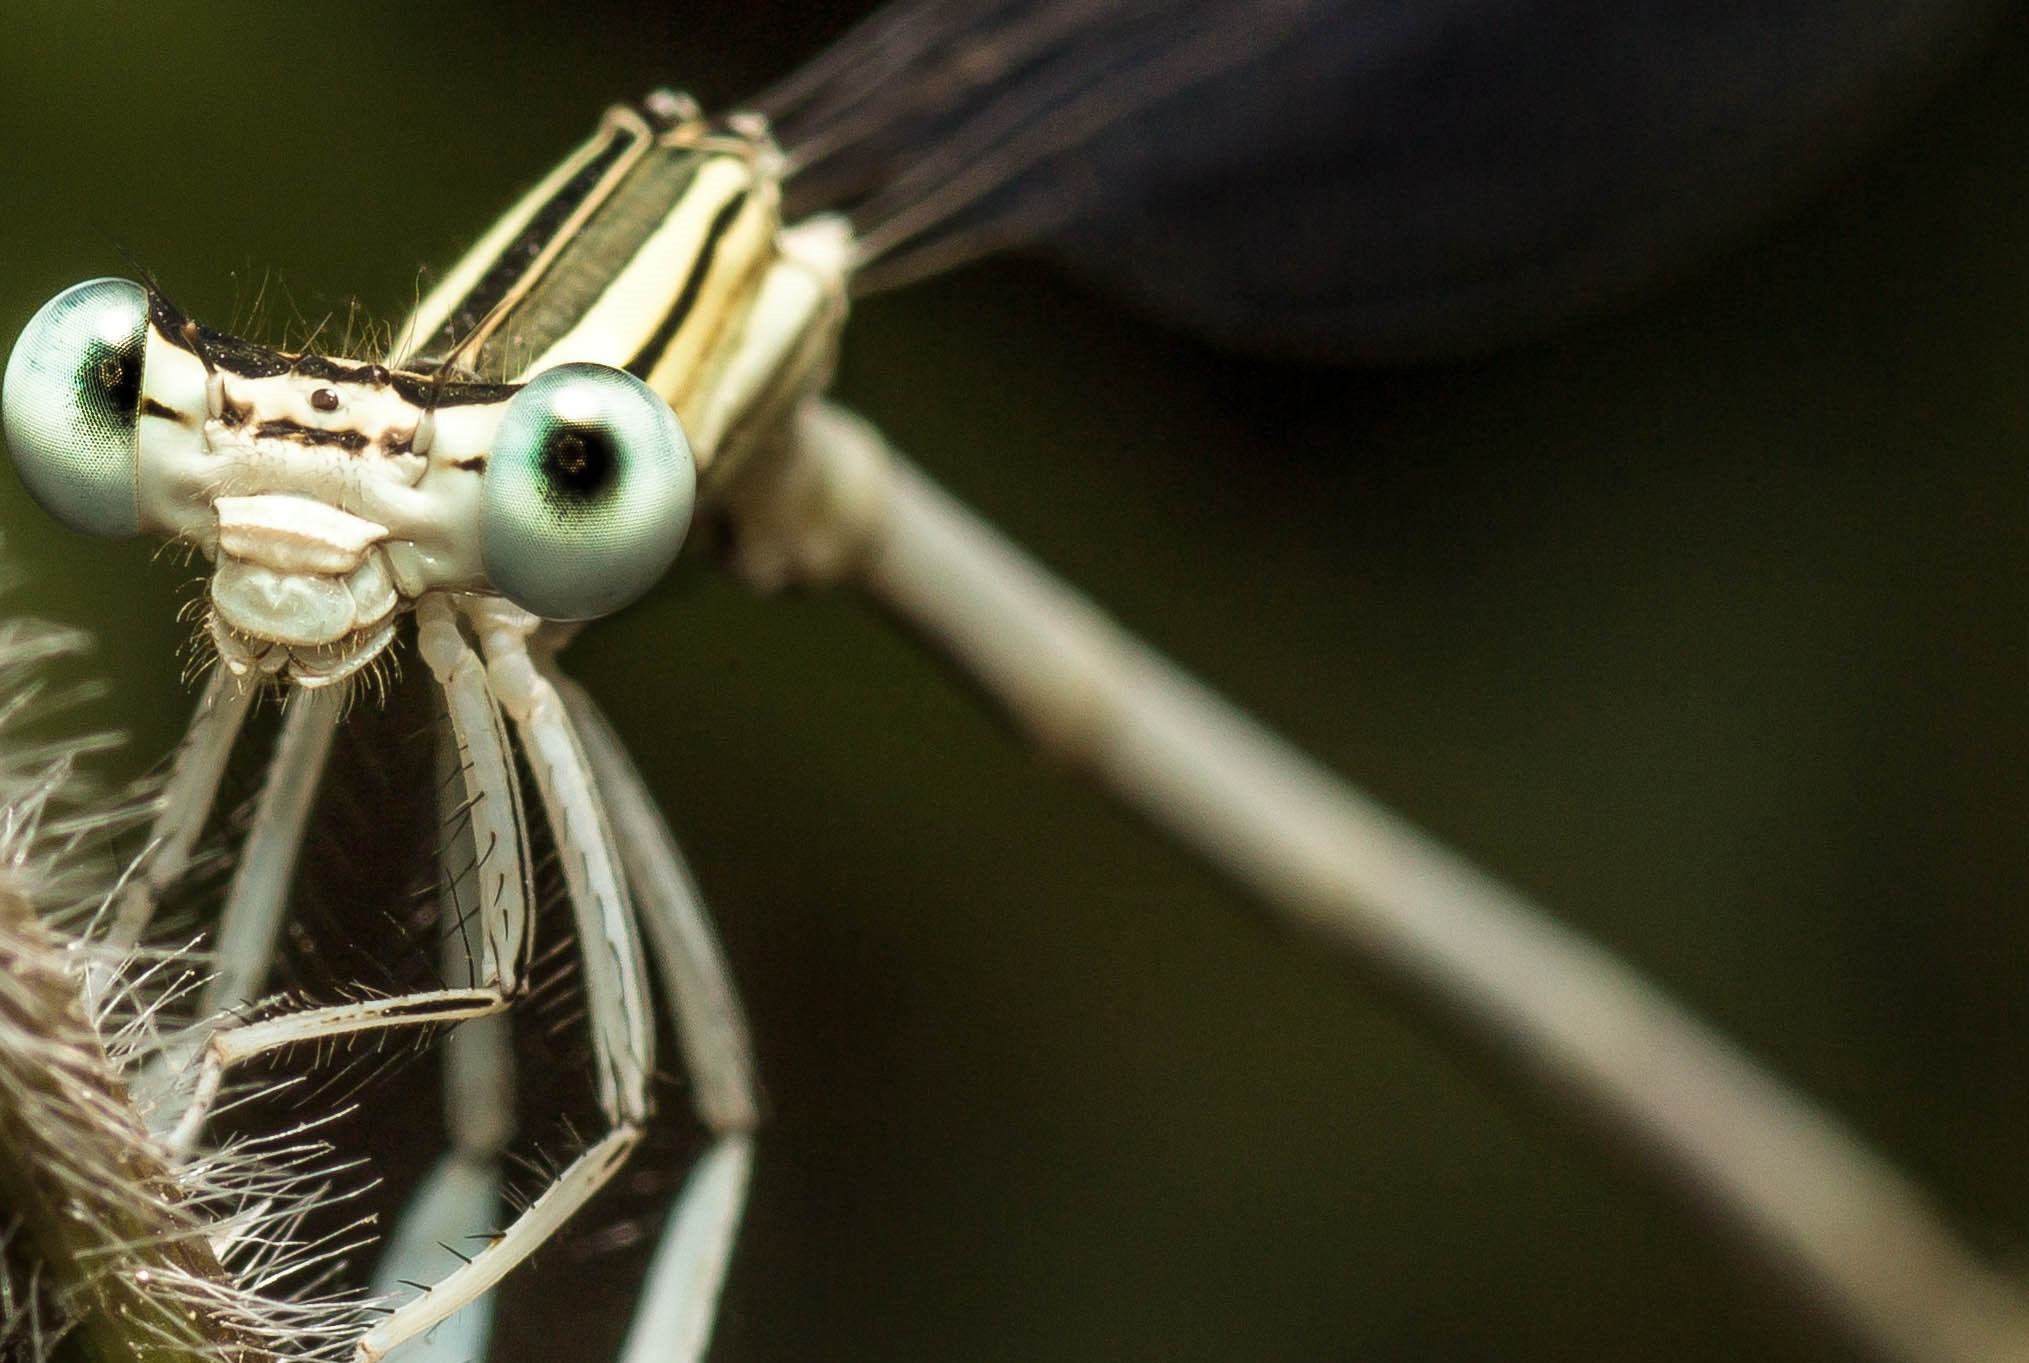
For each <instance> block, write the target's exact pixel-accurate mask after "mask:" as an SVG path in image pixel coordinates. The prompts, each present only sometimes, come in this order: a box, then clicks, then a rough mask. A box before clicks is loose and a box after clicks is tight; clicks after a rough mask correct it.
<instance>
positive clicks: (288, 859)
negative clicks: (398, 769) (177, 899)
mask: <svg viewBox="0 0 2029 1363" xmlns="http://www.w3.org/2000/svg"><path fill="white" fill-rule="evenodd" d="M344 713H345V698H344V696H343V695H342V694H341V693H340V692H339V691H338V690H337V689H336V688H332V687H325V688H321V689H319V690H315V691H306V690H302V689H298V690H296V691H293V692H291V693H290V695H289V699H288V701H287V703H286V706H285V708H284V711H283V716H282V732H281V735H280V736H279V737H278V738H277V739H276V740H275V755H274V758H273V759H272V760H271V761H270V762H269V764H268V780H267V784H266V785H264V786H262V787H261V798H260V803H259V804H258V805H257V806H256V807H255V810H254V821H253V824H252V826H251V827H250V828H249V829H248V830H247V840H246V845H245V846H244V847H242V848H241V849H240V858H239V865H238V867H237V868H235V870H234V872H233V878H232V887H231V888H230V889H229V890H228V891H227V892H226V899H225V910H224V912H222V913H221V914H220V915H219V920H218V933H217V943H216V949H215V953H214V954H215V956H216V959H217V964H216V973H215V974H213V976H212V977H211V981H210V983H208V984H207V985H206V986H205V990H204V995H203V999H202V1002H201V1003H200V1004H199V1006H198V1016H199V1017H206V1018H208V1017H216V1016H218V1015H219V1014H220V1013H223V1012H225V1011H226V1010H227V1009H229V1008H238V1007H240V1006H241V1005H242V1004H247V1003H252V1002H253V1001H254V1000H255V999H257V998H259V997H260V996H261V993H262V991H263V990H264V989H265V988H266V986H267V982H268V969H269V967H270V966H271V965H272V964H273V963H274V958H275V943H276V941H277V940H278V939H279V938H280V936H281V931H282V918H283V915H284V913H285V912H286V911H287V909H288V904H289V881H290V878H291V877H293V876H294V875H295V874H296V858H297V856H298V854H299V853H301V852H302V850H303V837H304V830H305V829H306V827H307V826H308V824H309V821H310V805H311V802H312V801H313V800H315V799H316V796H317V785H318V782H319V781H320V780H322V779H323V776H324V764H325V762H326V760H327V759H328V758H329V757H330V755H331V738H332V735H333V734H335V733H336V732H337V731H338V721H339V719H340V718H342V717H343V715H344Z"/></svg>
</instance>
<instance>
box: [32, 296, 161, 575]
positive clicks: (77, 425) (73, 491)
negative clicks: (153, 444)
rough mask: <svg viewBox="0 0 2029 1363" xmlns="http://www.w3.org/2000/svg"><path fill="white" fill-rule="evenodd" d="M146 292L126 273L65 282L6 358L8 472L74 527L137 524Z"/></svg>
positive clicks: (112, 532) (126, 531)
mask: <svg viewBox="0 0 2029 1363" xmlns="http://www.w3.org/2000/svg"><path fill="white" fill-rule="evenodd" d="M147 343H148V292H147V290H145V289H143V288H142V287H141V286H140V285H139V284H135V283H131V282H130V281H128V280H125V279H94V280H91V281H90V282H88V283H84V284H79V285H77V286H76V287H74V288H70V289H66V290H64V291H63V292H62V293H60V294H58V295H57V296H56V297H54V298H52V299H50V300H49V302H47V303H45V304H43V305H42V311H40V312H38V313H36V314H35V316H34V317H33V318H32V319H30V321H29V323H28V326H27V327H26V328H25V329H23V331H22V333H21V339H20V340H18V341H16V342H15V343H14V353H13V354H12V355H11V356H9V357H8V360H7V378H6V388H5V389H4V391H0V424H4V427H5V430H6V433H7V448H8V450H9V451H11V452H12V453H13V456H14V471H15V472H16V473H18V474H20V475H21V481H22V483H23V484H24V485H25V486H26V487H27V488H28V494H29V496H31V497H33V498H35V500H36V502H37V503H39V504H40V505H41V507H42V509H43V510H44V511H47V512H48V513H49V514H50V515H52V516H54V517H56V518H57V519H58V520H60V521H62V522H63V523H64V524H66V525H68V526H70V527H71V528H72V529H74V530H82V531H84V532H85V533H86V534H90V535H104V536H107V537H119V536H123V535H132V534H135V533H137V532H138V531H139V530H140V528H141V513H140V509H139V506H138V504H137V500H136V499H137V489H136V482H135V480H136V462H137V459H138V451H137V439H136V438H137V435H138V429H139V425H140V410H141V362H142V358H143V356H144V354H145V353H146V349H147Z"/></svg>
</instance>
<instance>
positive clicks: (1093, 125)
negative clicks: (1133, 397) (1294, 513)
mask: <svg viewBox="0 0 2029 1363" xmlns="http://www.w3.org/2000/svg"><path fill="white" fill-rule="evenodd" d="M1999 8H2000V5H1999V4H1998V3H1997V0H1935V2H1934V3H1931V4H1927V5H1908V4H1905V3H1901V0H1762V2H1761V3H1723V4H1712V3H1662V4H1658V3H1653V0H1615V3H1609V4H1604V5H1566V4H1560V3H1557V2H1556V0H1118V2H1117V3H1109V0H898V2H897V3H894V4H891V5H889V6H887V7H886V8H884V9H882V10H881V11H879V12H878V13H877V14H876V15H875V16H874V17H873V18H871V19H869V20H868V21H866V22H865V23H864V24H862V25H861V26H860V27H859V28H858V29H856V30H854V31H853V32H851V33H850V34H848V35H847V37H846V38H845V39H844V40H842V41H841V42H839V43H838V44H836V45H835V46H834V47H833V48H832V49H831V50H829V51H828V52H827V53H825V54H824V55H823V56H822V57H820V58H819V59H817V60H816V61H814V62H812V63H811V64H810V65H809V66H807V67H806V68H805V69H804V70H802V71H800V72H798V73H797V74H795V75H794V76H792V77H790V78H789V79H788V80H786V81H783V82H782V83H781V84H779V85H778V86H776V87H775V88H774V89H772V90H770V91H768V92H767V94H766V95H764V96H763V97H762V99H761V100H760V101H759V102H758V103H759V105H760V107H761V108H762V109H763V110H764V111H765V112H767V113H769V114H770V116H771V117H772V118H773V119H774V120H775V123H776V126H777V127H778V129H779V130H780V131H781V132H782V134H783V136H784V141H785V145H787V146H788V147H789V148H790V151H791V155H792V158H793V160H794V162H795V164H796V166H797V171H796V174H795V176H794V179H793V181H792V186H791V189H792V207H793V208H795V209H796V210H798V211H808V210H812V209H818V208H842V209H844V210H846V211H847V212H849V213H850V214H851V216H852V218H853V220H854V223H855V225H856V226H857V227H858V228H859V229H860V231H861V234H862V237H863V240H864V242H865V244H866V261H865V267H864V270H863V272H862V275H861V288H862V289H863V290H869V291H870V290H878V289H882V288H888V287H892V286H894V285H896V284H899V283H903V282H906V281H908V280H911V279H915V278H919V277H922V276H924V275H927V274H931V273H935V272H938V271H940V270H943V269H946V268H949V267H950V266H953V265H955V264H958V263H961V262H963V261H966V260H970V259H972V258H974V257H976V256H979V255H981V254H984V253H986V252H989V251H993V250H998V249H1002V248H1005V247H1010V246H1022V245H1042V246H1046V247H1048V248H1050V249H1052V250H1053V251H1055V252H1057V253H1058V254H1060V255H1063V256H1065V257H1067V258H1068V259H1070V260H1071V261H1072V262H1073V263H1074V264H1075V265H1077V266H1078V267H1080V268H1081V269H1084V270H1086V271H1088V272H1091V273H1094V274H1096V275H1098V276H1099V277H1101V278H1103V279H1104V280H1106V281H1108V282H1110V283H1111V284H1113V285H1114V286H1116V287H1119V288H1122V289H1125V290H1126V291H1128V292H1130V293H1132V294H1134V295H1136V296H1138V297H1139V298H1140V299H1142V300H1143V301H1144V302H1146V303H1147V304H1148V305H1150V306H1151V307H1153V308H1155V309H1156V310H1158V311H1160V312H1163V313H1165V314H1167V315H1169V316H1171V317H1172V318H1174V319H1176V320H1179V321H1181V322H1184V323H1185V324H1187V325H1190V326H1192V327H1194V328H1196V329H1198V330H1200V331H1203V332H1206V333H1208V334H1211V335H1213V336H1215V337H1218V338H1222V339H1225V340H1229V341H1235V342H1241V343H1246V344H1251V345H1256V346H1260V347H1264V348H1268V349H1282V350H1298V351H1305V352H1311V353H1319V354H1326V355H1337V356H1347V355H1358V356H1388V357H1394V356H1402V355H1405V354H1422V353H1430V352H1444V351H1455V350H1464V349H1476V348H1482V347H1485V346H1487V345H1490V344H1493V343H1496V342H1498V341H1501V340H1504V339H1507V338H1509V337H1512V336H1514V335H1517V334H1520V333H1524V332H1527V331H1531V330H1535V329H1538V328H1541V327H1544V326H1547V325H1550V324H1554V323H1556V322H1558V321H1562V320H1564V319H1565V318H1567V317H1569V316H1571V315H1574V314H1577V313H1580V312H1584V311H1588V310H1592V309H1595V308H1598V307H1601V306H1604V305H1610V304H1614V303H1618V302H1622V301H1625V300H1627V299H1629V298H1631V297H1633V296H1635V295H1637V294H1638V293H1640V292H1641V291H1642V290H1644V289H1646V288H1648V287H1651V286H1652V285H1653V284H1654V283H1656V282H1657V281H1659V280H1662V279H1667V278H1668V277H1669V276H1671V275H1672V274H1673V273H1675V272H1677V271H1679V270H1681V269H1683V268H1684V267H1685V266H1686V265H1687V264H1688V263H1690V262H1692V261H1694V260H1695V259H1697V258H1698V257H1699V256H1700V255H1702V254H1703V253H1705V252H1707V251H1709V250H1711V249H1712V248H1713V247H1715V246H1717V245H1719V244H1723V243H1724V242H1725V241H1727V240H1729V239H1731V238H1733V237H1736V236H1738V235H1740V234H1741V233H1743V232H1744V231H1745V230H1747V229H1748V228H1750V227H1752V226H1754V225H1756V224H1758V223H1759V222H1761V221H1764V220H1765V219H1766V218H1768V217H1769V216H1770V215H1772V214H1773V213H1775V212H1777V211H1780V210H1781V209H1782V208H1784V207H1786V206H1789V205H1791V204H1793V203H1794V202H1796V201H1797V199H1798V198H1799V197H1800V196H1801V195H1803V194H1804V193H1806V192H1808V191H1809V190H1810V189H1812V188H1814V187H1816V186H1817V185H1819V184H1821V183H1823V181H1824V180H1825V179H1826V178H1827V177H1828V176H1829V175H1830V174H1831V173H1832V172H1833V171H1834V170H1835V169H1836V168H1837V167H1838V166H1839V165H1840V164H1841V163H1842V162H1843V161H1844V159H1846V158H1847V157H1849V156H1851V155H1852V154H1854V153H1855V152H1857V151H1858V150H1860V149H1861V148H1863V147H1865V146H1866V145H1868V143H1869V142H1870V141H1871V140H1872V139H1873V138H1874V137H1876V136H1878V135H1879V134H1880V133H1881V132H1882V131H1883V130H1885V129H1886V128H1888V127H1890V126H1892V124H1893V122H1894V120H1895V118H1896V117H1897V116H1898V115H1901V114H1903V113H1905V112H1906V111H1907V110H1908V109H1909V108H1910V107H1911V106H1912V104H1913V103H1914V102H1915V100H1916V99H1917V97H1919V96H1920V95H1921V94H1922V93H1924V92H1925V91H1927V90H1929V89H1930V88H1931V87H1932V86H1933V85H1934V84H1935V83H1936V81H1937V80H1938V79H1939V78H1940V77H1941V76H1942V75H1944V74H1946V73H1948V72H1949V71H1950V70H1952V69H1953V68H1954V67H1955V66H1957V65H1958V64H1960V63H1961V62H1963V61H1964V60H1965V59H1966V58H1967V57H1969V56H1970V55H1972V54H1974V53H1976V52H1977V51H1978V50H1979V49H1980V45H1981V39H1983V38H1984V36H1985V34H1986V31H1987V29H1988V27H1989V21H1990V19H1991V18H1992V17H1993V15H1994V14H1995V13H1996V12H1997V11H1998V10H1999Z"/></svg>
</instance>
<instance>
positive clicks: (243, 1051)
mask: <svg viewBox="0 0 2029 1363" xmlns="http://www.w3.org/2000/svg"><path fill="white" fill-rule="evenodd" d="M425 605H426V607H432V609H423V610H419V611H418V622H419V626H418V632H419V635H420V636H421V644H422V652H423V656H424V659H425V661H426V662H428V663H429V665H430V667H431V670H432V673H433V675H434V676H435V677H436V679H437V681H438V682H439V684H440V685H441V686H442V687H443V693H444V703H445V709H446V712H447V713H448V715H449V717H450V725H451V732H452V735H453V738H454V740H455V741H456V744H457V747H458V753H459V757H460V764H461V768H462V770H463V772H464V773H465V786H466V792H467V803H468V810H469V818H470V820H471V837H472V839H473V841H474V845H475V846H476V847H480V848H484V849H485V851H484V853H483V854H482V855H481V860H480V862H479V867H478V875H477V880H478V891H477V903H476V904H475V905H474V906H473V908H472V916H473V917H475V918H476V919H477V922H478V924H479V929H480V941H479V943H478V947H479V951H478V960H477V961H476V963H475V966H474V968H475V969H476V971H477V975H476V976H475V977H474V978H475V980H476V983H475V984H474V985H472V986H471V987H467V988H462V989H440V990H431V991H425V992H422V993H416V994H408V995H402V996H399V997H395V998H383V999H369V1000H362V1001H359V1002H356V1003H344V1004H336V1005H333V1006H330V1007H326V1008H313V1009H308V1010H304V1011H301V1012H295V1013H289V1014H286V1015H283V1016H280V1017H275V1018H268V1019H263V1020H261V1021H258V1022H252V1023H243V1024H239V1025H235V1026H231V1027H222V1028H220V1029H218V1030H217V1031H215V1032H213V1033H212V1035H211V1036H210V1038H209V1039H208V1040H207V1041H206V1043H205V1047H204V1052H203V1054H202V1056H201V1057H200V1059H199V1062H198V1067H197V1076H196V1080H195V1084H194V1089H193V1093H192V1096H191V1098H190V1100H189V1102H188V1104H187V1105H186V1106H185V1107H184V1108H183V1110H182V1112H181V1113H180V1115H179V1116H178V1118H177V1120H176V1122H175V1124H174V1125H173V1127H171V1129H170V1130H169V1132H168V1134H167V1135H166V1136H165V1138H164V1140H165V1144H167V1146H168V1147H169V1149H170V1150H171V1151H172V1152H175V1153H178V1154H185V1153H188V1152H189V1150H190V1149H191V1148H192V1147H193V1146H194V1145H195V1143H196V1141H197V1136H198V1133H199V1132H200V1131H201V1130H202V1129H203V1126H204V1119H205V1116H206V1114H207V1113H208V1112H209V1111H210V1109H211V1106H212V1103H213V1102H214V1101H215V1100H216V1099H217V1097H218V1092H219V1088H220V1085H221V1084H222V1083H223V1082H224V1079H225V1075H226V1072H227V1071H228V1070H230V1069H231V1068H232V1067H233V1066H234V1065H236V1064H239V1063H241V1062H242V1061H245V1060H249V1059H251V1058H253V1057H254V1056H257V1055H260V1054H263V1053H265V1052H267V1051H272V1050H277V1049H280V1048H283V1047H287V1046H294V1045H299V1044H301V1043H303V1042H310V1041H321V1040H328V1039H334V1038H337V1037H340V1036H346V1035H350V1034H353V1033H356V1032H363V1031H371V1030H376V1029H379V1028H385V1027H396V1026H416V1025H427V1024H431V1023H442V1022H455V1021H458V1020H460V1019H464V1018H474V1017H483V1016H485V1015H487V1014H489V1013H494V1012H498V1011H500V1009H502V1008H504V1007H505V1006H506V1004H507V1000H508V999H509V997H511V996H512V995H513V993H514V992H515V991H516V990H517V989H519V988H520V986H521V983H522V980H523V976H524V974H525V972H526V969H527V963H528V950H529V931H528V927H529V925H528V897H529V896H528V879H527V877H528V871H527V867H526V865H525V864H524V863H525V862H526V860H527V858H526V857H525V856H524V855H523V854H522V847H523V844H524V842H525V840H526V839H525V836H524V834H523V831H522V824H521V808H520V798H519V795H518V793H517V790H516V786H515V782H514V778H513V768H512V766H511V765H510V764H509V761H508V758H507V748H506V737H505V734H504V733H503V731H502V727H501V723H500V717H499V714H498V711H497V710H496V708H495V707H494V705H493V702H492V699H491V698H490V696H489V695H488V694H487V691H486V679H485V671H484V668H483V666H482V665H481V663H480V662H479V659H478V657H477V656H476V655H475V654H474V653H473V652H472V649H471V648H470V647H469V646H468V645H467V644H466V643H465V642H464V640H463V638H462V637H461V636H460V635H459V633H458V629H457V624H456V621H455V620H454V619H453V618H452V617H451V616H450V613H449V611H448V609H447V608H445V607H444V606H443V605H442V603H441V602H426V603H425ZM298 694H299V695H307V696H310V697H316V696H318V695H319V694H321V693H318V692H306V693H298ZM335 703H336V702H335V699H334V700H331V701H323V702H314V703H313V704H311V705H309V706H307V707H306V708H305V710H304V711H301V712H299V713H302V714H305V715H306V716H308V717H307V718H305V719H303V720H302V721H301V722H300V723H301V727H300V728H299V729H298V728H294V726H292V727H291V729H290V730H285V733H284V738H285V739H286V738H289V737H290V735H291V732H292V731H293V732H294V733H295V734H296V735H297V737H298V739H299V743H300V751H301V752H302V754H303V755H304V756H310V755H312V753H313V752H322V751H323V750H324V748H323V747H320V746H318V745H317V743H316V742H315V741H314V740H315V739H316V738H317V732H318V726H317V723H316V721H317V720H318V719H320V718H322V717H326V716H328V717H330V718H332V719H334V720H335V717H336V711H335V710H327V709H326V708H325V706H327V705H332V704H335ZM292 718H293V716H292ZM328 741H329V735H328V732H326V733H325V734H324V737H323V743H324V744H326V745H328ZM298 768H299V771H298V772H291V771H283V772H281V773H278V775H277V777H276V779H275V781H274V782H273V783H271V787H270V788H271V790H272V789H277V788H279V789H280V790H281V792H282V793H281V795H280V796H278V801H277V802H278V804H280V805H283V806H289V805H297V804H300V805H301V806H302V807H303V808H304V809H306V810H307V801H308V793H307V792H306V791H303V790H302V789H301V787H302V785H303V782H302V780H301V779H300V771H301V770H307V771H308V772H309V773H310V775H311V776H312V777H314V775H315V771H316V765H315V764H314V763H308V762H299V763H298ZM266 803H267V802H266V800H265V799H264V801H263V804H264V806H265V804H266ZM295 823H296V828H297V830H298V834H300V824H301V821H300V819H298V820H296V821H295ZM274 841H275V843H276V845H278V846H280V845H283V844H286V850H287V853H288V856H289V857H290V858H291V859H293V847H294V844H293V842H289V841H288V837H287V835H286V834H276V835H274ZM273 855H279V853H275V854H273ZM273 855H271V856H270V862H271V864H272V860H273ZM503 863H505V864H503ZM285 879H286V878H285ZM256 883H257V884H267V883H269V882H268V881H266V880H265V879H259V880H257V881H256ZM247 902H248V903H249V904H250V905H252V906H253V907H252V909H250V911H249V912H248V913H246V914H245V915H243V916H242V918H241V920H240V921H241V931H243V933H244V935H248V936H251V935H253V934H254V933H256V932H263V931H266V932H269V933H270V935H271V928H270V927H269V925H266V924H264V923H263V922H262V921H260V920H261V918H262V915H261V912H260V906H261V905H262V904H264V903H266V902H267V897H266V896H264V895H260V894H252V893H250V895H249V896H248V900H247ZM229 935H238V933H236V934H229ZM163 1106H166V1104H165V1105H163Z"/></svg>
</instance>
